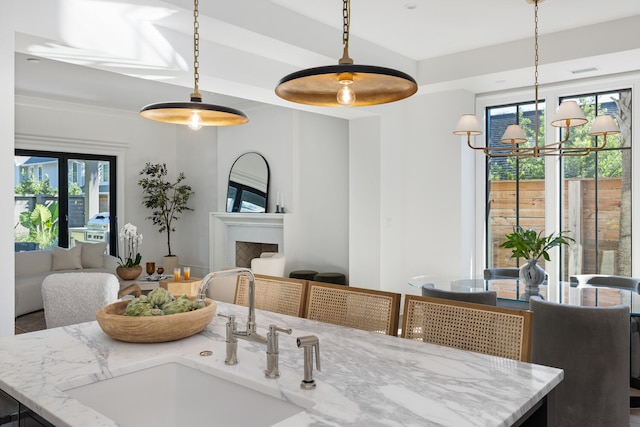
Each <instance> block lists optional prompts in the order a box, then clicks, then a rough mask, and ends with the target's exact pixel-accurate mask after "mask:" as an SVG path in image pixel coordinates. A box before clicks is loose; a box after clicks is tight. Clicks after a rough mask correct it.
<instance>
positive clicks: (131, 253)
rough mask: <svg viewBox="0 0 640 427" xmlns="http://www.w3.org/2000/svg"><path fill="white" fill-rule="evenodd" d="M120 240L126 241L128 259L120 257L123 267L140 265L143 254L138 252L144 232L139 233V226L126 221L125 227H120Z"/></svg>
mask: <svg viewBox="0 0 640 427" xmlns="http://www.w3.org/2000/svg"><path fill="white" fill-rule="evenodd" d="M118 236H119V237H120V241H121V242H123V243H124V245H123V246H124V258H125V259H126V261H122V258H120V257H119V256H118V258H119V259H120V266H121V267H127V268H131V267H138V266H140V261H141V260H142V255H140V253H139V252H138V246H139V245H140V244H141V243H142V234H139V233H138V227H136V226H135V225H133V224H131V223H126V224H125V225H124V227H122V228H121V229H120V233H119V234H118Z"/></svg>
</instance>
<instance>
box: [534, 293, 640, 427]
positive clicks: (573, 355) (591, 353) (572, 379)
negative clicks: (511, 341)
mask: <svg viewBox="0 0 640 427" xmlns="http://www.w3.org/2000/svg"><path fill="white" fill-rule="evenodd" d="M530 308H531V311H533V338H532V343H531V350H532V352H531V362H532V363H537V364H541V365H547V366H552V367H555V368H561V369H563V370H564V379H563V381H562V382H561V383H560V384H559V385H558V386H557V387H556V389H555V390H556V391H555V399H556V405H555V407H556V423H555V424H552V425H557V426H562V427H569V426H576V427H583V426H603V427H605V426H606V427H617V426H620V427H622V426H624V427H627V426H629V308H628V307H626V306H622V305H618V306H612V307H611V306H610V307H580V306H571V305H565V304H556V303H552V302H547V301H544V300H542V299H540V298H539V297H532V298H531V300H530Z"/></svg>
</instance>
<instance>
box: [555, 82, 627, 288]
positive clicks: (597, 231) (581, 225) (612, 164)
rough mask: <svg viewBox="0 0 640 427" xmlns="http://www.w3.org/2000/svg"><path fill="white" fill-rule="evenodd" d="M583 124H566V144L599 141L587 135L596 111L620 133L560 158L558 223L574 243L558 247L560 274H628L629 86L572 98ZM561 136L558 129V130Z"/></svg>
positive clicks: (563, 275)
mask: <svg viewBox="0 0 640 427" xmlns="http://www.w3.org/2000/svg"><path fill="white" fill-rule="evenodd" d="M567 99H571V100H574V101H576V102H578V105H580V106H581V107H582V109H583V110H584V112H585V115H586V116H587V118H588V119H589V125H587V126H583V127H581V128H577V129H572V130H571V133H570V139H569V142H568V144H569V145H572V146H588V145H594V144H597V145H602V143H603V140H602V137H598V139H597V140H596V139H595V137H593V136H589V135H588V131H589V127H590V124H591V122H593V120H594V119H595V116H596V115H599V114H611V115H613V117H614V118H615V119H616V121H617V122H618V125H619V126H620V130H621V133H620V134H618V135H609V136H607V144H606V147H605V149H604V150H602V151H597V152H593V153H590V154H588V155H587V156H580V157H563V158H562V161H561V168H562V174H561V175H562V180H561V183H560V191H561V194H562V198H563V200H562V202H563V212H562V228H563V229H566V230H570V231H571V236H572V237H573V238H574V239H576V244H574V245H571V246H570V247H569V249H568V250H565V251H563V263H562V278H563V279H564V280H568V276H570V275H572V274H580V273H583V274H615V275H621V276H631V122H630V121H631V90H628V89H627V90H620V91H615V92H606V93H592V94H586V95H581V96H577V97H572V98H564V99H562V101H564V100H567ZM563 136H564V135H563Z"/></svg>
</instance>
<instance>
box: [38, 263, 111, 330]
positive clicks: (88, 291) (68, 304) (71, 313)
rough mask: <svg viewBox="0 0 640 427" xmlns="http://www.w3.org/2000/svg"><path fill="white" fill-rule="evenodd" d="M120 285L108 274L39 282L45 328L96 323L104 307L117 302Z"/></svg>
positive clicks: (54, 277)
mask: <svg viewBox="0 0 640 427" xmlns="http://www.w3.org/2000/svg"><path fill="white" fill-rule="evenodd" d="M119 291H120V281H119V280H118V278H117V277H116V276H115V275H113V274H110V273H54V274H50V275H48V276H47V277H45V279H44V281H43V282H42V300H43V303H44V319H45V322H46V325H47V328H48V329H50V328H57V327H59V326H67V325H73V324H75V323H83V322H91V321H93V320H96V313H97V312H98V311H100V309H101V308H102V307H104V306H105V305H109V304H111V303H114V302H116V301H118V292H119Z"/></svg>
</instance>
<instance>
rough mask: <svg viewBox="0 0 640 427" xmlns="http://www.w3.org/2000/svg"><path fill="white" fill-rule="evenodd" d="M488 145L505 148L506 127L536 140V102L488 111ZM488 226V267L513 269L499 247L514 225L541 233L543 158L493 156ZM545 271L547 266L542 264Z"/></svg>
mask: <svg viewBox="0 0 640 427" xmlns="http://www.w3.org/2000/svg"><path fill="white" fill-rule="evenodd" d="M544 108H545V105H544V102H539V103H538V116H539V118H538V120H539V122H540V123H544ZM486 117H487V126H486V127H487V143H488V145H489V146H490V147H498V146H500V145H504V144H503V143H502V142H500V138H501V137H502V134H503V133H504V131H505V129H506V128H507V126H509V125H511V124H519V125H520V126H521V127H522V129H523V130H524V132H525V134H526V135H527V137H528V138H529V144H530V145H532V144H533V141H535V103H534V102H527V103H520V104H512V105H506V106H498V107H489V108H487V114H486ZM543 128H544V126H541V127H540V129H541V130H542V131H541V132H539V135H538V139H539V144H540V145H543V144H544V131H543ZM486 162H487V163H486V165H487V167H486V171H487V177H486V183H487V188H486V194H487V203H486V218H487V221H486V226H487V233H486V235H487V242H486V251H487V267H513V266H514V260H513V259H511V250H510V249H504V248H500V243H502V242H503V241H504V236H505V234H507V233H510V232H511V231H512V229H513V226H515V225H520V226H522V227H524V228H535V229H536V230H539V229H541V228H543V227H544V212H545V197H544V191H545V188H544V180H545V170H544V159H542V158H528V159H516V158H515V157H513V156H509V157H493V158H489V157H487V159H486ZM541 267H542V268H544V263H542V262H541Z"/></svg>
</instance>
